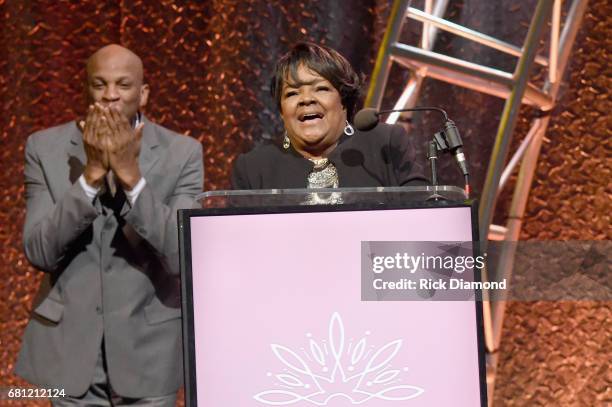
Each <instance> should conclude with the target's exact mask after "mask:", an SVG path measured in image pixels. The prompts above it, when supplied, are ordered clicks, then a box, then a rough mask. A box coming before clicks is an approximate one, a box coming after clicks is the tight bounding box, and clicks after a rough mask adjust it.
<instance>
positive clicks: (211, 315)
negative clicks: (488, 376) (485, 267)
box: [183, 206, 486, 407]
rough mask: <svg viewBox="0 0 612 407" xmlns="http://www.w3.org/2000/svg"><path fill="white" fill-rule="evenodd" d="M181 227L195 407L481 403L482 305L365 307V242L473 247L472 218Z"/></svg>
mask: <svg viewBox="0 0 612 407" xmlns="http://www.w3.org/2000/svg"><path fill="white" fill-rule="evenodd" d="M303 210H304V211H306V210H307V209H303ZM298 211H299V209H298ZM187 223H188V225H187V228H186V230H187V232H186V233H188V235H186V236H187V237H186V239H189V238H190V239H189V240H190V243H189V245H188V246H190V247H188V249H187V250H186V251H187V253H186V254H185V253H184V255H186V257H187V258H186V260H185V262H186V264H187V266H186V272H185V275H184V276H183V278H187V279H188V280H189V284H186V285H185V286H186V287H187V288H186V289H185V290H186V291H185V292H184V294H185V298H184V307H185V308H184V318H185V319H186V325H185V326H186V327H188V328H186V331H185V335H188V336H189V337H188V338H187V340H186V341H185V343H186V344H188V345H187V346H186V355H185V358H186V359H187V366H188V370H189V372H187V374H186V379H187V380H186V386H187V395H188V403H189V402H191V403H192V404H191V405H195V403H196V400H197V405H198V406H200V407H230V406H231V407H243V406H245V407H246V406H261V407H263V406H295V407H307V406H332V407H341V406H357V405H359V406H367V407H387V406H388V407H405V406H436V407H437V406H453V407H472V406H481V405H482V404H481V403H482V402H483V400H485V398H486V397H485V396H484V392H485V389H484V388H483V387H484V368H483V366H484V364H483V363H484V362H483V353H482V341H481V337H480V335H481V333H480V329H481V328H480V323H479V317H480V316H479V311H478V303H476V302H474V301H449V302H432V301H387V302H376V301H362V300H361V271H360V270H361V242H362V241H471V240H472V238H473V234H472V233H473V228H472V208H471V207H469V206H458V207H443V208H417V209H383V210H339V211H332V212H321V211H317V212H294V213H266V214H263V213H254V214H219V213H215V214H214V215H206V214H205V211H200V212H198V211H194V212H193V214H190V215H189V217H188V222H187Z"/></svg>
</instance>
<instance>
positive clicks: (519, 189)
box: [365, 0, 588, 405]
mask: <svg viewBox="0 0 612 407" xmlns="http://www.w3.org/2000/svg"><path fill="white" fill-rule="evenodd" d="M561 2H562V0H539V1H538V3H537V6H536V8H535V10H534V13H533V16H532V18H531V23H530V25H529V29H528V32H527V36H526V38H525V41H524V43H523V45H522V47H517V46H515V45H512V44H509V43H507V42H504V41H501V40H499V39H497V38H494V37H491V36H488V35H485V34H482V33H480V32H478V31H475V30H472V29H469V28H466V27H463V26H461V25H459V24H456V23H453V22H450V21H447V20H444V19H443V18H442V17H443V16H444V13H445V12H446V9H447V6H448V3H449V1H448V0H437V1H435V2H434V1H433V0H425V7H424V10H418V9H416V8H413V7H410V1H409V0H395V1H394V2H393V6H392V9H391V13H390V16H389V22H388V25H387V30H386V32H385V35H384V38H383V41H382V44H381V47H380V49H379V52H378V56H377V60H376V64H375V67H374V71H373V73H372V81H371V84H370V88H369V90H368V95H367V97H366V102H365V105H366V106H367V107H374V108H377V109H379V108H380V105H381V102H382V98H383V94H384V90H385V87H386V84H387V80H388V77H389V72H390V69H391V65H392V63H394V62H395V63H398V64H400V65H401V66H403V67H406V68H408V69H410V70H411V77H410V79H409V81H408V83H407V84H406V85H405V88H404V91H403V92H402V94H401V96H400V97H399V99H398V100H397V102H396V103H395V106H394V109H402V108H410V107H414V106H415V105H416V102H417V100H418V95H419V90H420V88H421V85H422V82H423V79H425V78H426V77H430V78H434V79H437V80H441V81H444V82H448V83H451V84H453V85H457V86H461V87H464V88H467V89H471V90H475V91H478V92H482V93H486V94H489V95H493V96H497V97H500V98H503V99H505V101H506V102H505V105H504V109H503V112H502V114H501V118H500V121H499V125H498V128H497V134H496V137H495V143H494V146H493V151H492V153H491V159H490V161H489V165H488V168H487V174H486V179H485V184H484V188H483V191H482V195H481V200H480V207H479V225H480V236H481V240H482V241H483V242H484V244H485V245H486V241H487V240H501V241H508V242H515V241H518V239H519V235H520V231H521V227H522V219H523V216H524V214H525V208H526V205H527V198H528V196H529V190H530V189H531V184H532V181H533V175H534V172H535V169H536V165H537V161H538V157H539V154H540V147H541V145H542V140H543V139H544V135H545V133H546V130H547V128H548V124H549V121H550V115H549V114H548V113H550V111H551V110H552V109H553V107H554V105H555V102H556V101H557V96H558V93H559V85H560V82H561V78H562V77H563V74H564V72H565V68H566V65H567V61H568V59H569V55H570V51H571V49H572V46H573V44H574V40H575V38H576V34H577V32H578V28H579V26H580V23H581V21H582V18H583V15H584V13H585V9H586V7H587V3H588V1H587V0H573V1H572V3H571V5H570V8H569V11H568V13H567V15H566V18H565V21H564V23H563V30H561V25H562V24H561V14H562V13H561V6H562V4H561ZM407 19H411V20H414V21H418V22H421V23H422V25H423V29H422V33H421V39H420V44H419V46H418V47H415V46H411V45H406V44H402V43H401V42H399V35H400V33H401V31H402V27H403V25H404V23H405V22H406V20H407ZM549 22H550V39H549V43H550V48H549V50H548V56H541V55H538V54H537V47H538V44H539V41H540V38H541V35H542V32H543V31H544V28H545V27H546V25H547V24H548V23H549ZM438 30H444V31H446V32H449V33H452V34H455V35H458V36H461V37H463V38H466V39H469V40H471V41H475V42H477V43H479V44H482V45H485V46H488V47H490V48H494V49H496V50H498V51H501V52H504V53H506V54H509V55H512V56H514V57H517V58H518V61H517V63H516V66H515V69H514V72H512V73H510V72H504V71H502V70H498V69H495V68H491V67H488V66H484V65H479V64H476V63H472V62H469V61H464V60H462V59H459V58H454V57H450V56H448V55H444V54H441V53H437V52H433V51H432V49H433V44H434V42H435V40H436V36H437V33H438ZM534 63H535V64H538V65H540V66H542V67H545V68H546V69H547V76H546V79H545V81H544V84H543V86H541V87H538V86H536V85H534V84H533V83H530V82H529V74H530V71H531V68H532V66H533V64H534ZM523 103H524V104H528V105H531V106H534V107H536V108H537V109H539V110H540V111H541V112H542V113H543V114H541V115H539V116H540V117H538V118H536V119H535V120H533V121H532V123H531V127H530V129H529V131H528V133H527V135H526V136H525V138H524V139H523V140H522V142H521V144H520V146H519V148H518V149H517V150H516V152H515V153H514V155H513V156H512V157H511V159H510V160H509V161H507V156H508V152H509V149H510V142H511V141H512V134H513V132H514V127H515V124H516V121H517V118H518V116H519V109H520V107H521V104H523ZM398 117H399V113H395V114H392V115H390V116H389V117H388V119H387V123H394V122H396V121H397V119H398ZM517 166H519V167H520V168H519V173H518V179H517V182H516V185H515V186H514V191H513V195H512V202H511V205H510V209H509V211H508V214H507V222H506V224H505V225H493V224H492V220H493V214H494V212H495V206H496V202H497V198H498V196H499V192H500V190H501V189H502V188H503V187H504V185H505V184H506V182H507V180H508V178H509V177H510V175H511V174H512V172H513V171H514V170H515V168H516V167H517ZM485 236H486V237H487V238H488V239H485V238H484V237H485ZM515 248H516V245H512V244H508V245H503V246H502V251H501V253H500V259H499V262H498V264H497V268H498V270H499V271H500V274H501V278H506V279H507V281H510V279H511V276H512V269H513V265H514V250H515ZM505 309H506V302H505V301H496V302H488V301H485V302H484V303H483V315H484V322H485V341H486V348H487V387H488V394H489V405H492V400H493V389H494V383H495V372H496V370H497V363H498V353H497V351H498V349H499V346H500V343H501V338H502V325H503V320H504V314H505Z"/></svg>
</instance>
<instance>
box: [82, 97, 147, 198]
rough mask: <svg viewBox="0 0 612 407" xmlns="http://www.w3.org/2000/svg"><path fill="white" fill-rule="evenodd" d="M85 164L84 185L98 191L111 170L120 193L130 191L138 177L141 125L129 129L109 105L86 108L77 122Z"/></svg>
mask: <svg viewBox="0 0 612 407" xmlns="http://www.w3.org/2000/svg"><path fill="white" fill-rule="evenodd" d="M80 127H81V129H82V131H83V145H84V148H85V154H86V156H87V164H86V166H85V170H84V172H83V176H84V177H85V181H86V182H87V184H89V185H91V186H93V187H95V188H99V187H100V186H101V185H102V184H103V183H104V177H105V176H106V174H107V173H108V172H109V171H110V170H112V171H113V173H114V174H115V176H116V179H117V181H118V182H119V184H120V185H121V187H122V188H123V189H124V190H128V191H129V190H131V189H132V188H134V186H135V185H136V184H137V183H138V181H139V180H140V178H141V174H140V168H139V166H138V155H139V154H140V141H141V139H142V129H143V127H144V123H140V124H139V125H138V126H137V127H136V128H135V129H134V128H132V126H131V125H130V122H129V120H128V118H127V117H125V115H124V114H123V113H121V112H120V111H119V110H118V109H116V108H114V107H112V106H102V105H101V104H99V103H96V104H95V105H92V106H90V107H89V110H88V112H87V118H86V120H85V121H81V122H80Z"/></svg>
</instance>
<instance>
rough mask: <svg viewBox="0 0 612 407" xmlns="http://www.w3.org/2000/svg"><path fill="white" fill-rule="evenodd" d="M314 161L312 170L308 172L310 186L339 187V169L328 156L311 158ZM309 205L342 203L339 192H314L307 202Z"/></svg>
mask: <svg viewBox="0 0 612 407" xmlns="http://www.w3.org/2000/svg"><path fill="white" fill-rule="evenodd" d="M309 160H310V161H312V162H313V163H314V167H313V169H312V172H311V173H310V174H308V188H338V186H339V182H338V171H337V170H336V167H335V166H334V164H332V163H331V162H330V161H329V159H327V158H309ZM305 203H306V204H309V205H320V204H324V205H335V204H340V203H342V197H341V195H340V193H339V192H332V193H312V194H309V197H308V200H307V201H306V202H305Z"/></svg>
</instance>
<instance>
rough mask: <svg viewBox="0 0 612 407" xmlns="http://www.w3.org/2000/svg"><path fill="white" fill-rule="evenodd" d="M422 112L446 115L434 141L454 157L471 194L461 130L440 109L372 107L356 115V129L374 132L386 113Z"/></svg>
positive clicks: (467, 190) (440, 149)
mask: <svg viewBox="0 0 612 407" xmlns="http://www.w3.org/2000/svg"><path fill="white" fill-rule="evenodd" d="M420 111H435V112H438V113H441V114H442V115H444V129H443V130H441V131H439V132H437V133H435V135H434V141H435V143H436V147H437V148H438V151H449V152H450V153H451V154H452V155H453V156H454V157H455V161H457V164H458V165H459V168H460V169H461V173H462V174H463V176H464V178H465V188H466V192H467V193H468V196H469V192H470V186H469V174H470V173H469V170H468V167H467V161H466V159H465V154H464V152H463V141H462V140H461V136H460V135H459V130H458V129H457V126H455V123H454V122H453V121H452V120H450V119H449V118H448V115H447V114H446V112H445V111H444V110H442V109H440V108H438V107H427V106H424V107H413V108H411V109H393V110H381V111H377V110H376V109H373V108H371V107H368V108H364V109H361V110H360V111H359V112H357V114H356V115H355V120H354V121H353V122H354V124H355V128H356V129H357V130H360V131H369V130H372V129H373V128H374V127H376V125H377V124H378V122H379V120H380V119H379V118H380V116H381V115H383V114H385V113H394V112H420Z"/></svg>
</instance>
